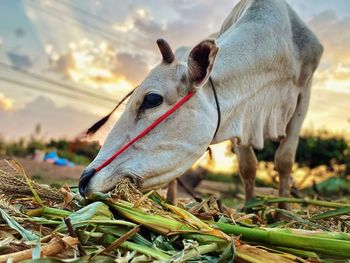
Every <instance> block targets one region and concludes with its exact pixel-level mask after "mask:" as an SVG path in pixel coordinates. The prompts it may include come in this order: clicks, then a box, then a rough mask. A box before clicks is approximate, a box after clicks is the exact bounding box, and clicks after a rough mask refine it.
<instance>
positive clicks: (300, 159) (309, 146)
mask: <svg viewBox="0 0 350 263" xmlns="http://www.w3.org/2000/svg"><path fill="white" fill-rule="evenodd" d="M277 147H278V143H276V142H271V141H267V142H265V146H264V149H263V150H261V151H256V156H257V158H258V160H259V161H261V160H263V161H273V160H274V154H275V151H276V149H277ZM295 159H296V162H297V163H299V164H300V165H303V166H309V167H311V168H314V167H316V166H319V165H327V166H331V165H332V163H333V162H336V163H338V164H347V167H348V169H350V168H349V167H350V145H349V143H348V142H347V140H346V139H345V138H340V137H337V136H331V137H327V138H324V137H323V136H322V134H320V135H312V136H311V135H308V136H302V137H300V139H299V144H298V149H297V152H296V158H295Z"/></svg>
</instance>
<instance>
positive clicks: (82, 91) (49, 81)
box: [0, 61, 116, 103]
mask: <svg viewBox="0 0 350 263" xmlns="http://www.w3.org/2000/svg"><path fill="white" fill-rule="evenodd" d="M0 65H1V66H3V67H5V68H8V69H11V70H14V71H17V72H20V73H22V74H24V75H27V76H30V77H32V78H34V79H37V80H40V81H43V82H46V83H49V84H52V85H56V86H59V87H60V88H63V89H66V90H69V91H71V92H75V93H79V94H82V95H85V96H91V97H93V98H95V99H99V100H102V101H104V102H112V103H116V100H114V99H111V98H110V97H107V96H103V95H100V94H97V93H95V92H90V91H87V90H82V89H78V88H77V87H74V86H72V85H68V84H65V83H61V82H59V81H56V80H52V79H50V78H47V77H43V76H41V75H39V74H35V73H32V72H29V71H26V70H23V69H20V68H19V67H15V66H13V65H9V64H6V63H4V62H1V61H0Z"/></svg>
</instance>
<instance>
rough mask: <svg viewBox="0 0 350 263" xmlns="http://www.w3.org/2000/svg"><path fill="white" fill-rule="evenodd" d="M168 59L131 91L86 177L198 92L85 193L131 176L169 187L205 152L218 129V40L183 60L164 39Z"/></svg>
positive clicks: (86, 184) (142, 184) (86, 185)
mask: <svg viewBox="0 0 350 263" xmlns="http://www.w3.org/2000/svg"><path fill="white" fill-rule="evenodd" d="M157 44H158V46H159V49H160V52H161V54H162V57H163V59H162V62H161V63H160V64H159V65H158V66H156V67H155V68H154V69H152V70H151V72H150V73H149V75H148V76H147V77H146V79H145V80H144V81H143V82H142V83H141V85H140V86H139V87H137V88H136V89H135V91H134V92H133V94H132V95H131V97H130V99H129V101H128V103H127V105H126V108H125V111H124V113H123V114H122V115H121V117H120V118H119V120H118V121H117V123H116V124H115V125H114V127H113V128H112V130H111V131H110V133H109V135H108V136H107V139H106V140H105V142H104V144H103V146H102V148H101V150H100V152H99V153H98V155H97V156H96V158H95V159H94V161H93V162H92V163H91V164H90V165H89V166H88V167H87V168H86V169H85V171H84V173H83V175H82V177H81V178H83V177H84V176H85V178H86V177H87V176H86V175H87V174H88V173H89V172H90V171H91V169H93V168H96V167H98V166H99V165H100V164H101V163H103V162H104V161H105V160H107V159H108V158H109V157H110V156H112V155H113V154H114V153H115V152H116V151H117V150H118V149H120V148H121V147H122V146H123V145H124V144H126V143H127V142H128V141H130V140H131V139H132V138H134V137H135V136H136V135H137V134H139V133H140V132H141V131H143V130H144V129H145V128H146V127H148V126H149V125H150V124H151V123H152V122H154V120H155V119H157V118H158V117H159V116H161V115H162V114H163V113H164V112H165V111H167V110H168V109H170V108H171V107H172V106H173V105H174V104H175V103H176V102H177V101H179V100H180V99H181V98H183V97H184V96H185V95H186V94H187V93H188V92H189V91H194V90H195V91H196V94H195V95H194V96H193V97H192V98H191V100H189V101H188V102H186V103H185V104H184V105H182V106H181V108H180V109H179V110H177V111H176V112H174V113H173V114H172V115H170V116H169V117H168V118H167V119H166V120H164V121H163V122H162V123H161V124H160V125H159V126H157V127H156V128H155V129H154V130H152V131H151V132H150V133H148V134H147V135H146V136H145V137H143V138H142V139H140V140H139V141H137V142H136V143H135V144H133V145H132V147H130V148H129V149H127V151H125V152H124V153H123V154H121V155H120V156H118V157H117V158H116V159H114V160H113V161H112V162H111V163H110V164H109V165H107V166H106V167H104V168H103V169H102V170H100V171H99V172H97V173H96V174H95V175H94V176H92V177H91V179H89V180H81V182H80V184H79V189H80V192H81V194H83V195H89V194H91V193H93V192H107V191H109V190H111V189H113V188H114V187H115V185H116V184H117V183H118V181H119V180H121V179H122V178H125V177H129V178H130V179H131V180H132V181H133V182H134V183H135V184H136V185H137V186H138V187H139V188H141V189H142V190H149V189H155V188H159V187H162V186H164V185H165V184H167V183H168V182H169V181H171V180H173V179H175V178H176V177H178V176H180V175H181V174H182V173H184V172H185V171H186V170H188V169H189V168H190V167H191V165H192V164H193V163H194V162H195V161H196V160H197V159H198V158H199V157H200V156H201V155H202V154H203V153H204V152H205V150H206V148H207V147H208V145H209V144H210V142H211V140H212V137H213V134H214V132H215V128H216V118H217V117H216V107H215V104H214V103H213V99H212V93H211V91H210V90H209V91H204V90H203V89H201V87H203V86H204V84H205V83H206V82H207V81H208V79H209V76H210V74H211V71H212V67H213V64H214V60H215V57H216V54H217V52H218V47H217V46H216V44H215V42H214V40H204V41H202V42H201V43H200V44H198V45H197V46H195V47H194V48H193V49H192V50H191V51H190V53H189V55H188V58H187V61H186V62H184V61H182V62H180V61H178V60H177V59H176V58H175V56H174V54H173V52H172V50H171V48H170V46H169V45H168V43H167V42H166V41H164V40H161V39H160V40H158V41H157Z"/></svg>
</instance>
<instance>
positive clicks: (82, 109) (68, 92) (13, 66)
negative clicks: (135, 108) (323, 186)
mask: <svg viewBox="0 0 350 263" xmlns="http://www.w3.org/2000/svg"><path fill="white" fill-rule="evenodd" d="M214 3H215V4H214ZM236 3H237V1H235V0H221V1H215V2H214V1H212V0H197V1H189V0H167V1H165V0H134V1H131V0H123V1H115V0H61V1H53V0H40V1H39V0H7V1H5V0H3V1H0V136H1V137H3V138H5V139H18V138H19V137H25V136H28V135H29V134H31V133H32V132H33V130H34V127H35V126H36V124H38V123H40V124H41V126H42V131H43V136H44V137H45V138H47V139H48V138H52V137H54V138H59V137H67V138H73V137H75V136H77V135H78V134H79V133H80V132H82V131H83V130H84V129H85V128H87V127H88V126H89V125H90V124H92V123H93V122H94V121H95V120H98V118H99V117H101V116H103V115H104V114H106V113H108V112H109V111H110V110H111V109H112V108H113V106H114V105H115V103H116V102H117V101H118V100H119V99H120V98H122V97H123V95H125V94H126V93H127V92H128V91H129V90H130V89H131V88H133V87H135V86H136V85H137V84H138V83H140V82H141V81H142V80H143V79H144V77H145V76H146V75H147V73H148V72H149V70H150V69H151V68H152V67H154V66H155V65H156V64H157V63H158V62H159V60H160V55H159V51H158V50H157V46H156V43H155V41H156V39H157V38H160V37H161V38H164V39H166V40H167V41H168V42H169V43H170V44H171V46H172V47H173V49H174V50H175V49H176V48H177V47H180V46H193V45H195V44H196V43H198V42H199V41H200V40H201V39H203V38H205V37H206V36H208V35H210V34H212V33H214V32H216V31H217V30H219V28H220V26H221V24H222V22H223V20H224V18H225V17H226V16H227V15H228V14H229V12H230V10H231V9H232V8H233V6H234V5H235V4H236ZM288 3H289V4H290V5H291V6H292V7H293V8H294V9H295V10H296V12H297V13H298V14H299V15H300V17H301V18H302V19H303V20H304V21H305V22H306V23H307V24H308V26H309V27H310V28H311V29H312V30H313V31H314V32H315V33H316V35H317V36H318V37H319V39H320V41H321V42H322V44H323V45H324V48H325V52H324V55H323V57H322V61H321V64H320V66H319V69H318V71H317V73H316V74H315V78H314V86H313V90H312V99H311V104H310V109H309V113H308V115H307V118H306V120H305V124H304V129H328V130H332V131H337V132H344V131H347V130H349V128H350V121H349V120H350V103H349V102H350V48H349V46H350V45H349V44H350V30H349V28H350V1H348V0H334V1H329V0H307V1H305V0H289V1H288Z"/></svg>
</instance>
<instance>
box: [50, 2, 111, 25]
mask: <svg viewBox="0 0 350 263" xmlns="http://www.w3.org/2000/svg"><path fill="white" fill-rule="evenodd" d="M55 3H59V4H60V5H67V6H70V7H71V8H72V9H74V10H76V11H77V12H79V13H81V14H83V15H85V16H88V17H89V18H93V19H94V20H96V21H98V22H100V23H102V24H112V22H111V21H109V20H107V19H104V18H102V17H99V16H97V15H95V14H93V13H90V12H88V11H86V10H85V9H83V8H80V7H79V6H77V5H75V4H73V3H72V2H66V3H65V4H63V3H62V2H55Z"/></svg>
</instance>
